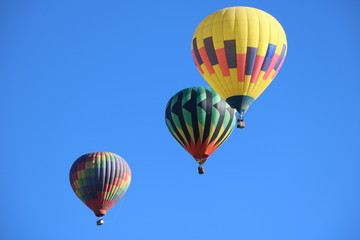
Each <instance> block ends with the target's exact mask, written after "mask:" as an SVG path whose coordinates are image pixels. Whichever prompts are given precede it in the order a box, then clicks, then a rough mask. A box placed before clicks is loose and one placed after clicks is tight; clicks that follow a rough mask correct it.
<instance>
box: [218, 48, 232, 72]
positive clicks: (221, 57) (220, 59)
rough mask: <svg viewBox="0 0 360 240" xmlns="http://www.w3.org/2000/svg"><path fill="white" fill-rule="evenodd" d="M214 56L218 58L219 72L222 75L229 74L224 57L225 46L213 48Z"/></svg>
mask: <svg viewBox="0 0 360 240" xmlns="http://www.w3.org/2000/svg"><path fill="white" fill-rule="evenodd" d="M215 53H216V58H217V59H218V62H219V66H220V69H221V72H222V74H223V76H224V77H227V76H230V71H229V66H228V62H227V59H226V52H225V48H220V49H215Z"/></svg>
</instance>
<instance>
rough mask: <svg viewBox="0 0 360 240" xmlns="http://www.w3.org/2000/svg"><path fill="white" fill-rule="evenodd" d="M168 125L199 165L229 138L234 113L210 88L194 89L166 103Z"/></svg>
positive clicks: (232, 126)
mask: <svg viewBox="0 0 360 240" xmlns="http://www.w3.org/2000/svg"><path fill="white" fill-rule="evenodd" d="M165 115H166V116H165V121H166V125H167V127H168V129H169V131H170V133H171V134H172V135H173V137H174V138H175V139H176V140H177V141H178V142H179V143H180V145H181V146H182V147H183V148H185V150H187V151H188V152H189V153H190V154H191V155H192V156H193V157H194V158H195V160H196V161H197V162H198V163H199V164H203V163H204V162H205V161H206V159H207V158H208V157H209V156H210V155H211V154H212V153H213V152H214V151H215V150H216V149H217V148H218V147H219V146H220V145H221V144H222V143H223V142H224V141H225V140H226V139H227V138H228V137H229V135H230V133H231V132H232V130H233V129H234V125H235V112H234V110H233V109H232V108H231V107H230V106H229V105H228V104H227V103H226V102H225V101H224V100H223V99H221V97H220V96H219V95H218V94H217V93H216V92H215V91H214V90H213V89H211V88H210V87H192V88H187V89H184V90H182V91H180V92H178V93H177V94H175V95H174V96H173V97H172V98H171V99H170V100H169V102H168V103H167V106H166V113H165Z"/></svg>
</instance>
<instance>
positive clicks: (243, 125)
mask: <svg viewBox="0 0 360 240" xmlns="http://www.w3.org/2000/svg"><path fill="white" fill-rule="evenodd" d="M236 127H237V128H245V121H244V120H238V122H237V126H236Z"/></svg>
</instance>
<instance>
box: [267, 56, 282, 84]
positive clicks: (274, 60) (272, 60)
mask: <svg viewBox="0 0 360 240" xmlns="http://www.w3.org/2000/svg"><path fill="white" fill-rule="evenodd" d="M278 58H279V55H278V54H274V56H273V58H272V59H271V62H270V65H269V68H268V69H267V70H266V73H265V75H264V77H263V79H264V80H266V79H267V78H268V77H269V75H270V73H271V71H272V70H273V69H274V66H275V64H276V62H277V60H278Z"/></svg>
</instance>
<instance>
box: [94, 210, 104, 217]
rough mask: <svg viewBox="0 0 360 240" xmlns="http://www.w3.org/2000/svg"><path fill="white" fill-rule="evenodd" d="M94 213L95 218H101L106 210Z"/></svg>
mask: <svg viewBox="0 0 360 240" xmlns="http://www.w3.org/2000/svg"><path fill="white" fill-rule="evenodd" d="M94 213H95V216H97V217H103V216H105V214H106V210H104V209H100V210H97V211H94Z"/></svg>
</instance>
